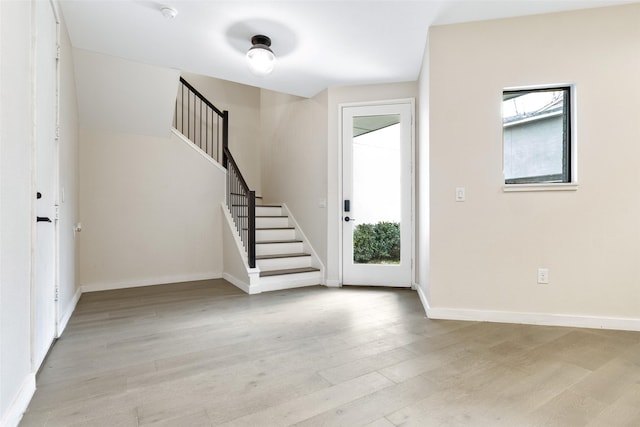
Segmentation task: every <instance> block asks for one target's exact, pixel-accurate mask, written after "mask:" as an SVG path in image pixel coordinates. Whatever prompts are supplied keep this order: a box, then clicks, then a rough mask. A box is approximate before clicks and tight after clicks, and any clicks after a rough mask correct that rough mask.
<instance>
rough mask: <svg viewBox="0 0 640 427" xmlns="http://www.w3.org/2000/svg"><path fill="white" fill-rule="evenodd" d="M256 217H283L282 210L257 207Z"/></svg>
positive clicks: (270, 207) (279, 208) (272, 207)
mask: <svg viewBox="0 0 640 427" xmlns="http://www.w3.org/2000/svg"><path fill="white" fill-rule="evenodd" d="M256 215H257V216H261V215H264V216H280V215H282V208H281V207H274V206H256Z"/></svg>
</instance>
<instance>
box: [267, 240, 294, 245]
mask: <svg viewBox="0 0 640 427" xmlns="http://www.w3.org/2000/svg"><path fill="white" fill-rule="evenodd" d="M277 243H302V240H263V241H261V242H256V245H271V244H277Z"/></svg>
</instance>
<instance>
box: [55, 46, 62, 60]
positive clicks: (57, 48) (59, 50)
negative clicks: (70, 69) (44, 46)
mask: <svg viewBox="0 0 640 427" xmlns="http://www.w3.org/2000/svg"><path fill="white" fill-rule="evenodd" d="M61 52H62V49H61V48H60V45H58V46H56V59H57V60H60V55H61Z"/></svg>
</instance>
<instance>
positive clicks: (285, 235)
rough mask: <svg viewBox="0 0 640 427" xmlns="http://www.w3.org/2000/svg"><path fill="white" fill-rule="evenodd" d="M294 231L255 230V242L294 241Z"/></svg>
mask: <svg viewBox="0 0 640 427" xmlns="http://www.w3.org/2000/svg"><path fill="white" fill-rule="evenodd" d="M295 238H296V231H295V230H293V229H291V230H256V241H258V242H259V241H261V240H294V239H295Z"/></svg>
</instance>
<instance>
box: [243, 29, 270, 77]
mask: <svg viewBox="0 0 640 427" xmlns="http://www.w3.org/2000/svg"><path fill="white" fill-rule="evenodd" d="M251 44H252V46H251V48H250V49H249V51H248V52H247V61H248V62H249V69H250V70H251V72H252V73H253V74H255V75H257V76H266V75H267V74H269V73H271V72H272V71H273V66H274V64H275V61H276V56H275V55H274V54H273V51H272V50H271V39H270V38H269V37H267V36H264V35H262V34H258V35H255V36H253V37H251Z"/></svg>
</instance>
